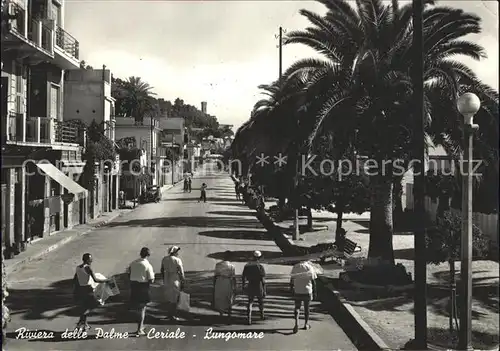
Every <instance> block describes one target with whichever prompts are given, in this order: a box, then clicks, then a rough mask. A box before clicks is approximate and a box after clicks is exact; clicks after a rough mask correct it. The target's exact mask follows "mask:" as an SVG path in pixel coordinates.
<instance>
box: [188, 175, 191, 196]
mask: <svg viewBox="0 0 500 351" xmlns="http://www.w3.org/2000/svg"><path fill="white" fill-rule="evenodd" d="M191 190H192V179H191V174H189V175H188V192H191Z"/></svg>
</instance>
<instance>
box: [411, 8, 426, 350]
mask: <svg viewBox="0 0 500 351" xmlns="http://www.w3.org/2000/svg"><path fill="white" fill-rule="evenodd" d="M423 7H424V6H423V0H413V72H412V79H413V102H414V108H413V111H415V116H414V122H415V123H414V124H415V125H414V129H413V130H414V131H415V132H414V140H413V144H414V157H415V159H416V162H414V166H413V172H414V174H413V183H414V197H413V198H414V208H415V215H416V218H418V219H419V220H417V222H416V223H417V226H416V228H415V232H414V236H413V240H414V246H415V258H414V262H415V263H414V264H415V294H414V306H415V307H414V309H415V313H414V315H415V317H414V318H415V339H414V348H413V349H416V350H427V262H426V259H425V257H426V255H425V251H426V243H425V237H426V235H427V233H426V229H427V228H426V222H425V220H424V218H425V202H424V199H425V173H424V172H425V168H424V165H425V134H424V132H425V130H424V119H425V111H424V47H423V42H424V40H423V20H422V13H423Z"/></svg>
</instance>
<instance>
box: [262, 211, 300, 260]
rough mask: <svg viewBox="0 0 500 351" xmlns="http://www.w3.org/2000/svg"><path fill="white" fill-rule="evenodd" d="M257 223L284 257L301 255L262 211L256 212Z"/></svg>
mask: <svg viewBox="0 0 500 351" xmlns="http://www.w3.org/2000/svg"><path fill="white" fill-rule="evenodd" d="M256 217H257V219H258V220H259V222H260V223H261V224H262V226H263V227H264V228H265V229H266V230H267V232H268V233H269V234H270V235H271V238H272V239H273V240H274V243H275V244H276V246H278V247H279V249H280V250H281V252H283V253H284V254H285V255H286V256H298V255H302V252H301V251H300V250H299V249H298V248H297V247H296V246H295V245H293V244H292V243H290V241H289V240H288V239H287V238H286V237H285V235H284V234H283V232H282V231H281V229H280V228H279V227H277V226H275V225H274V223H273V221H272V220H271V219H270V218H269V217H268V216H267V215H266V214H265V212H264V211H257V215H256Z"/></svg>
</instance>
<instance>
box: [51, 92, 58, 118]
mask: <svg viewBox="0 0 500 351" xmlns="http://www.w3.org/2000/svg"><path fill="white" fill-rule="evenodd" d="M59 99H60V97H59V87H58V86H57V85H54V84H51V85H50V118H54V119H58V117H59Z"/></svg>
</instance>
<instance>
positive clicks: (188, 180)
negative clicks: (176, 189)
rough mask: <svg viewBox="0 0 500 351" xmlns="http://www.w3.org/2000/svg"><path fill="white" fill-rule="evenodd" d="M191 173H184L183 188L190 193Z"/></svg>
mask: <svg viewBox="0 0 500 351" xmlns="http://www.w3.org/2000/svg"><path fill="white" fill-rule="evenodd" d="M192 182H193V180H192V175H191V174H190V173H187V174H184V189H183V191H184V192H185V193H190V192H191V190H192Z"/></svg>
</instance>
